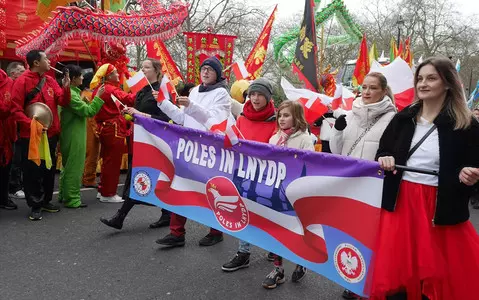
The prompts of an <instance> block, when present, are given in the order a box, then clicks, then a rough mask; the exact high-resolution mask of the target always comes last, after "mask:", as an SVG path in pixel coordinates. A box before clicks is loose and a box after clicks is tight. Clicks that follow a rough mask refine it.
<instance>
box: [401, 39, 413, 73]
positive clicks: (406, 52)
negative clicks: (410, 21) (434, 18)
mask: <svg viewBox="0 0 479 300" xmlns="http://www.w3.org/2000/svg"><path fill="white" fill-rule="evenodd" d="M404 48H405V49H404V54H403V56H402V58H403V59H404V61H405V62H407V63H408V65H409V66H410V67H412V50H411V37H410V36H409V37H408V38H407V39H406V41H404Z"/></svg>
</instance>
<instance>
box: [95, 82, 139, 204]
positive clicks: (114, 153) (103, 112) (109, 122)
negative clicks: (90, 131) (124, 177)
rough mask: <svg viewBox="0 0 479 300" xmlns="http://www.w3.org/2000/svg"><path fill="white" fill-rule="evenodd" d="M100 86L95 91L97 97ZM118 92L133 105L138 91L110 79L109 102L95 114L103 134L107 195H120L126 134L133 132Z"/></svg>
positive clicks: (103, 182)
mask: <svg viewBox="0 0 479 300" xmlns="http://www.w3.org/2000/svg"><path fill="white" fill-rule="evenodd" d="M97 92H98V88H97V89H95V91H94V92H93V97H94V96H95V95H96V93H97ZM112 95H114V96H115V97H116V98H117V99H118V100H120V101H121V102H122V103H123V104H124V105H127V106H133V105H134V103H135V95H134V94H129V93H126V92H124V91H123V90H121V89H120V87H118V86H116V85H114V84H112V83H109V82H106V83H105V91H104V93H103V95H101V97H100V98H101V99H102V100H103V101H104V102H105V104H103V107H102V108H101V109H100V112H98V114H97V115H96V116H95V120H96V122H97V125H98V126H97V132H98V135H99V138H100V143H101V150H100V157H101V158H102V165H101V175H100V185H99V187H98V191H99V192H100V194H101V195H102V196H103V197H111V196H114V195H116V190H117V187H118V180H119V177H120V168H121V159H122V156H123V153H125V150H126V145H125V138H126V137H128V136H129V135H130V134H131V128H130V127H131V123H130V122H128V121H127V120H125V118H124V117H123V116H122V114H121V112H120V109H119V108H118V107H117V106H116V104H115V102H114V101H113V99H112V97H111V96H112Z"/></svg>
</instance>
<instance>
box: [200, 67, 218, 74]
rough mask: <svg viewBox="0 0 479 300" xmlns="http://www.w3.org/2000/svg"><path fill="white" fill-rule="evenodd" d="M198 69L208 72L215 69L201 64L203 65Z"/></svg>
mask: <svg viewBox="0 0 479 300" xmlns="http://www.w3.org/2000/svg"><path fill="white" fill-rule="evenodd" d="M200 71H201V72H208V73H211V72H214V71H215V70H213V68H212V67H208V66H203V67H201V69H200Z"/></svg>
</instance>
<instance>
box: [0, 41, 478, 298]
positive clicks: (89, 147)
mask: <svg viewBox="0 0 479 300" xmlns="http://www.w3.org/2000/svg"><path fill="white" fill-rule="evenodd" d="M26 61H27V64H28V69H27V70H25V68H24V66H23V64H21V63H12V64H11V65H9V67H8V69H7V73H5V72H3V71H1V72H0V97H2V99H1V101H0V122H1V123H2V124H1V126H2V127H1V129H0V187H1V194H0V208H3V209H16V208H17V205H16V204H15V203H13V201H12V200H11V197H10V195H12V196H14V197H17V198H22V197H25V198H26V202H27V205H28V206H29V207H30V208H31V209H30V214H29V216H28V218H29V219H30V220H32V221H38V220H41V219H42V212H50V213H54V212H58V211H59V210H60V207H59V206H57V205H55V204H53V203H51V201H52V196H53V185H54V178H55V170H56V169H55V167H50V168H48V165H47V164H46V162H45V161H44V160H42V161H41V163H40V165H38V164H37V163H36V162H35V161H34V160H32V159H31V157H29V148H31V136H32V135H31V134H32V131H33V130H32V128H33V127H34V126H31V124H33V122H34V121H36V120H32V119H30V117H28V116H27V115H26V112H25V108H26V107H27V106H28V105H31V104H33V103H36V102H41V103H44V104H46V105H47V106H48V107H49V108H50V110H51V112H52V115H53V120H52V122H51V125H50V126H48V127H46V126H45V127H44V128H43V131H44V132H45V133H46V135H47V137H48V144H49V149H50V156H51V160H52V165H53V166H55V165H56V163H55V161H56V157H57V155H56V149H57V143H59V145H60V146H59V152H60V153H61V157H62V166H63V168H62V171H61V175H60V191H59V197H58V202H59V203H62V204H63V206H64V207H66V208H84V207H86V206H87V205H86V203H84V202H83V201H82V198H81V194H80V187H81V186H82V184H83V185H84V186H89V187H97V188H98V196H97V198H98V200H99V201H101V202H105V203H120V202H122V206H121V207H120V209H119V210H118V211H117V212H116V213H115V214H114V215H113V216H112V217H109V218H108V217H105V218H101V220H100V221H101V222H102V223H104V224H105V225H107V226H110V227H112V228H115V229H121V228H122V227H123V223H124V220H125V218H126V216H127V214H128V212H129V211H130V210H131V209H132V208H133V207H134V206H135V205H136V204H141V202H138V201H136V200H134V199H131V198H130V197H129V185H130V180H131V162H132V156H133V151H132V143H131V137H132V123H131V121H130V120H128V118H126V117H125V114H127V115H131V116H133V117H134V116H137V115H141V116H145V117H150V118H154V119H158V120H162V121H164V122H170V123H174V124H177V125H181V126H185V127H188V128H194V129H199V130H203V131H208V125H207V124H210V123H211V120H212V119H215V120H218V119H226V118H227V117H228V116H229V115H230V114H232V113H233V115H234V116H235V118H236V119H237V123H236V124H237V127H238V128H239V130H240V131H241V132H242V134H243V136H244V138H245V139H247V140H252V141H256V142H262V143H270V144H272V145H276V146H278V147H289V148H296V149H303V150H307V151H315V146H314V144H315V142H316V140H317V139H316V138H315V137H313V136H312V135H311V134H310V131H309V126H310V125H308V123H307V122H306V120H305V116H304V111H303V107H302V106H301V105H300V104H299V102H297V101H295V99H290V100H286V99H285V100H284V101H283V102H282V103H281V105H280V106H279V107H277V108H275V106H274V102H273V99H272V96H273V90H274V88H273V85H272V83H271V82H270V81H269V80H267V79H265V78H259V79H256V80H254V81H253V82H251V83H248V82H237V83H235V84H234V85H233V87H232V89H231V94H230V92H229V89H228V84H227V80H226V79H225V78H224V77H223V71H222V70H223V69H224V68H223V66H222V64H221V62H220V61H219V60H218V59H217V58H216V57H210V58H208V59H206V60H205V61H204V62H203V63H202V65H201V67H200V79H201V84H199V85H198V86H193V85H185V86H184V87H183V89H182V90H181V91H180V93H179V95H178V97H177V103H176V104H174V103H172V102H170V101H161V102H157V97H158V90H159V88H160V82H161V76H162V74H161V65H160V64H159V62H157V61H156V60H153V59H147V60H145V61H144V62H143V63H142V71H143V72H144V74H145V76H146V77H147V79H148V81H149V82H150V85H147V86H145V87H144V88H143V89H142V90H140V91H139V92H138V93H136V94H132V93H127V92H125V91H123V90H122V89H121V87H120V78H119V75H118V71H117V70H116V68H115V67H114V66H113V65H111V64H104V65H102V66H101V67H100V68H99V69H98V70H97V71H96V73H95V74H83V72H82V70H81V68H79V67H78V66H75V65H68V66H66V68H65V69H64V73H65V74H64V75H65V76H64V77H63V79H62V82H61V84H59V83H58V82H57V81H56V80H55V79H53V78H52V77H50V76H48V75H45V73H46V72H47V71H48V70H49V69H50V62H49V60H48V59H47V57H46V56H45V53H44V52H42V51H36V50H34V51H31V52H29V53H28V54H27V56H26ZM7 74H8V76H7ZM235 85H236V86H235ZM414 87H415V92H416V99H415V101H414V102H413V103H412V104H411V105H410V106H408V107H406V108H405V109H403V110H402V111H401V112H397V110H396V106H395V103H394V95H393V94H392V93H391V90H390V88H389V86H388V82H387V80H386V78H385V77H384V75H382V74H381V73H370V74H368V75H367V76H366V77H365V80H364V82H363V84H362V91H361V95H360V96H359V97H357V98H356V100H355V101H354V103H353V107H352V110H351V111H348V112H345V111H342V110H340V109H338V110H335V111H330V112H329V113H328V114H326V115H325V116H323V117H322V118H320V119H318V120H317V121H316V122H315V124H316V125H318V126H321V128H322V129H324V130H322V132H321V135H320V141H321V142H320V143H321V144H322V150H323V152H331V153H334V154H337V155H344V156H350V157H353V158H358V159H366V160H372V161H373V160H376V161H378V162H379V165H380V166H381V168H383V169H384V170H385V179H384V188H383V201H382V208H383V209H382V212H381V220H380V227H379V231H378V236H377V246H376V249H375V253H376V255H375V258H374V265H375V266H376V267H375V272H374V274H373V276H372V278H371V282H370V285H371V299H385V298H387V299H431V300H433V299H468V297H469V296H470V291H471V290H473V287H474V284H475V281H476V280H475V278H477V273H478V272H479V257H478V256H477V253H478V251H479V236H478V234H477V232H476V230H475V229H474V227H473V226H472V224H471V223H470V221H469V207H468V205H469V202H472V205H473V207H474V208H476V209H477V208H479V196H478V190H477V188H476V187H477V182H478V180H479V156H478V155H477V153H478V151H479V139H477V137H478V136H479V123H478V121H477V120H476V119H475V118H474V116H476V117H478V116H479V109H475V110H474V111H473V112H471V110H470V109H468V107H467V105H466V102H465V97H464V92H463V89H462V86H461V83H460V79H459V76H458V74H457V71H456V70H455V67H454V65H453V64H452V62H451V61H450V60H448V59H445V58H430V59H427V60H424V61H423V62H422V63H421V64H420V65H419V66H417V69H416V73H415V76H414ZM118 103H121V105H118ZM57 107H60V112H59V111H58V109H57ZM123 153H128V161H129V170H128V175H127V180H126V182H125V188H124V192H123V195H122V196H119V195H117V186H118V182H119V176H120V167H121V159H122V154H123ZM98 158H101V160H102V164H101V173H100V174H101V175H100V180H99V183H98V185H97V184H96V182H95V174H94V173H95V172H96V165H97V163H98ZM404 166H405V167H406V168H404ZM414 168H416V169H422V170H430V171H435V172H437V175H431V174H425V173H421V172H415V171H414ZM9 194H10V195H9ZM186 221H187V219H186V218H185V217H183V216H180V215H177V214H175V213H172V212H169V211H167V210H165V209H163V210H162V214H161V216H160V218H159V220H158V221H157V222H155V223H153V224H151V225H150V227H152V228H157V227H164V226H169V227H170V233H169V234H168V235H166V236H165V237H163V238H160V239H158V240H157V241H156V243H158V244H160V245H163V246H168V247H181V246H183V245H185V235H186V230H185V223H186ZM221 241H223V233H222V232H221V231H218V230H216V229H214V228H210V230H209V232H208V234H207V235H206V236H204V237H203V238H202V239H201V240H200V241H199V244H200V245H201V246H213V245H215V244H217V243H220V242H221ZM250 248H251V245H250V244H249V243H247V242H245V241H239V246H238V252H237V253H236V255H235V256H234V257H233V258H232V259H231V260H230V261H228V262H226V263H225V264H224V265H223V266H222V270H224V271H226V272H233V271H237V270H239V269H242V268H246V267H248V266H249V261H250ZM267 259H268V260H270V261H273V263H274V267H273V270H272V271H271V272H270V273H269V274H268V275H267V276H266V277H265V279H264V280H263V283H262V286H263V287H265V288H267V289H273V288H276V287H277V286H278V285H279V284H282V283H284V282H285V274H284V269H283V263H282V258H281V257H280V256H279V255H276V254H274V253H271V252H270V253H269V254H268V256H267ZM305 274H306V268H304V267H303V266H301V265H297V266H296V268H295V270H294V272H293V275H292V281H293V282H298V281H300V280H301V279H302V278H303V277H304V276H305ZM343 297H344V298H346V299H359V297H358V296H357V295H355V294H353V293H352V292H350V291H348V290H345V291H344V293H343Z"/></svg>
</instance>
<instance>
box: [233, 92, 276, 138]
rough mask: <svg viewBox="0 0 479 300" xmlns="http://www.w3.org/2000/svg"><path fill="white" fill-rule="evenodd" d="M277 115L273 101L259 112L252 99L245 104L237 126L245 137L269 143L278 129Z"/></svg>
mask: <svg viewBox="0 0 479 300" xmlns="http://www.w3.org/2000/svg"><path fill="white" fill-rule="evenodd" d="M275 121H276V116H275V110H274V105H273V102H272V101H270V102H268V104H267V105H266V107H265V108H263V110H261V111H259V112H257V111H255V110H254V108H253V104H252V103H251V101H249V100H248V101H247V102H246V103H245V105H244V110H243V113H242V114H241V115H240V116H239V117H238V119H237V120H236V127H238V129H239V131H240V132H241V133H242V134H243V136H244V138H245V139H247V140H250V141H256V142H261V143H268V142H269V139H270V138H271V136H273V134H274V132H275V130H276V122H275Z"/></svg>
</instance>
